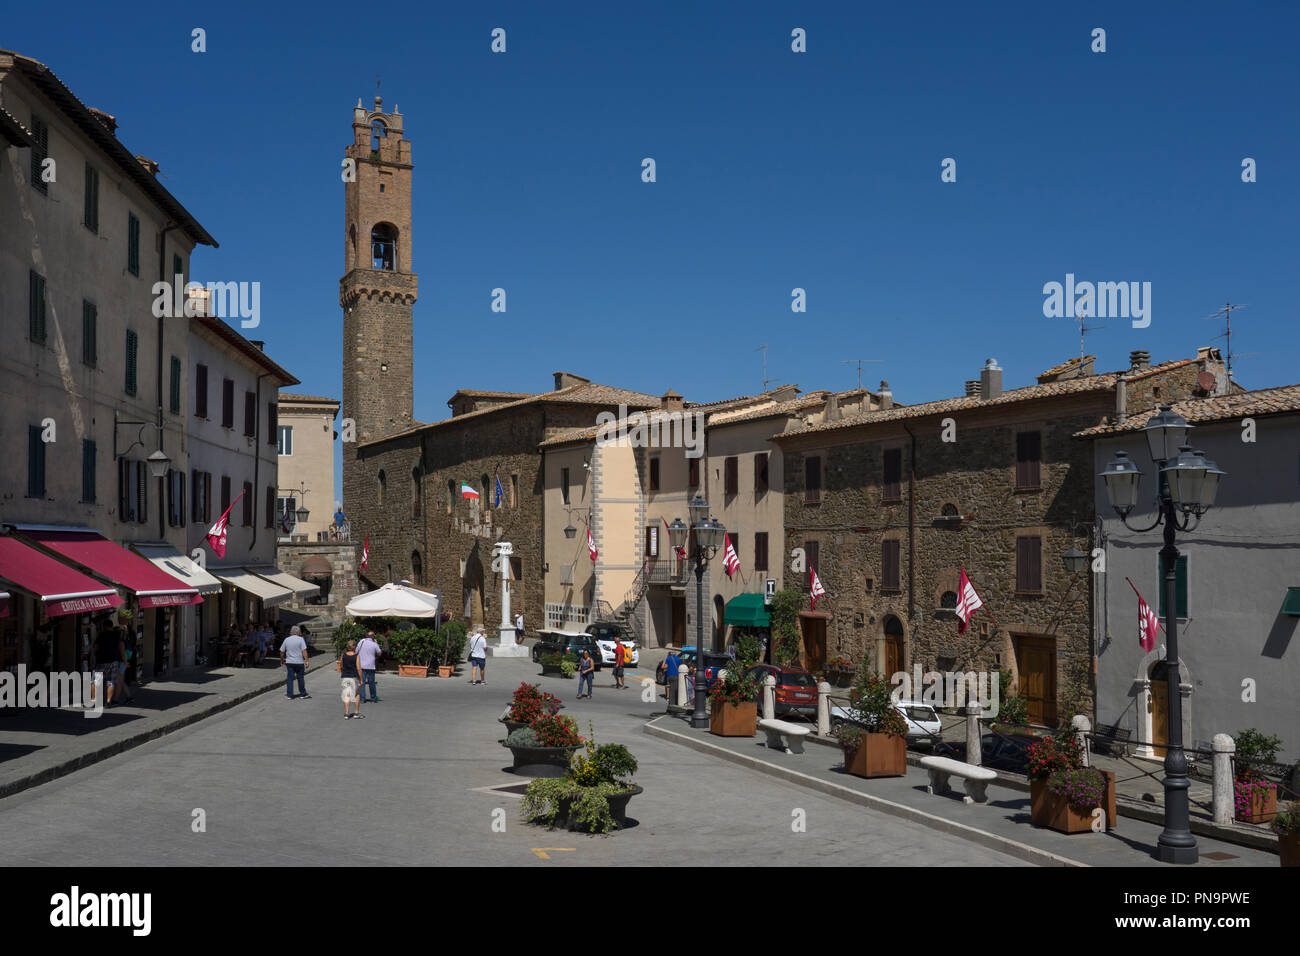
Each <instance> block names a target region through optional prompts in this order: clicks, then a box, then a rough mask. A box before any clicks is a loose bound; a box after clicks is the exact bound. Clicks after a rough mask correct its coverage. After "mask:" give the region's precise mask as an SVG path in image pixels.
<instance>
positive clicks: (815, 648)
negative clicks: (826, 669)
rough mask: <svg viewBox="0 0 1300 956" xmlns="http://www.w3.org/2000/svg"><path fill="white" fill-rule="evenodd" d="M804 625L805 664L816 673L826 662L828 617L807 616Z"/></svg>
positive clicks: (802, 622) (801, 620) (803, 619)
mask: <svg viewBox="0 0 1300 956" xmlns="http://www.w3.org/2000/svg"><path fill="white" fill-rule="evenodd" d="M800 623H801V624H802V625H803V666H804V668H805V669H806V670H809V671H811V672H812V673H814V674H817V673H820V672H821V670H822V665H824V664H825V663H826V618H824V617H805V618H801V619H800Z"/></svg>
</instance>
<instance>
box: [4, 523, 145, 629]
mask: <svg viewBox="0 0 1300 956" xmlns="http://www.w3.org/2000/svg"><path fill="white" fill-rule="evenodd" d="M0 579H3V580H5V581H8V582H12V583H13V584H15V585H17V586H18V587H20V588H22V589H23V590H25V591H30V592H31V593H32V594H35V595H36V596H37V597H39V598H40V599H41V601H42V602H44V604H45V613H46V614H48V615H50V616H51V617H57V616H58V615H60V614H80V613H82V612H83V611H107V610H109V609H110V608H115V607H117V606H118V605H119V604H121V603H123V602H122V598H121V597H120V596H119V595H118V593H117V591H116V590H114V589H113V588H110V587H107V586H106V585H104V584H102V583H101V582H99V581H96V580H95V579H94V578H92V577H88V576H86V575H84V574H82V573H81V572H80V571H75V570H73V569H72V568H70V567H68V566H67V565H66V564H64V563H63V562H61V561H56V560H54V558H51V557H50V556H49V555H48V554H44V553H42V552H40V551H37V550H36V549H35V548H33V547H29V546H28V545H25V544H23V543H22V542H21V541H19V540H18V539H17V538H11V537H8V536H7V535H6V536H0ZM5 604H6V605H7V604H8V601H5ZM7 610H8V609H7V607H6V613H7ZM3 616H4V615H0V617H3Z"/></svg>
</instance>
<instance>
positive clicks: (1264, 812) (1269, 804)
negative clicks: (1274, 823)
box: [1233, 784, 1277, 823]
mask: <svg viewBox="0 0 1300 956" xmlns="http://www.w3.org/2000/svg"><path fill="white" fill-rule="evenodd" d="M1236 791H1237V785H1236V784H1233V796H1236ZM1275 816H1277V784H1268V785H1267V787H1266V788H1265V789H1263V790H1258V789H1256V790H1253V791H1252V792H1251V794H1250V809H1249V810H1248V811H1247V812H1246V813H1245V814H1239V815H1236V820H1237V822H1238V823H1268V821H1270V820H1272V819H1273V818H1274V817H1275Z"/></svg>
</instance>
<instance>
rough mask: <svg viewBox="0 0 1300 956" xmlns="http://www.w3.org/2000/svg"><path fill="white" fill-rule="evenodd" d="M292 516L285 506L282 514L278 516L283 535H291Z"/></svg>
mask: <svg viewBox="0 0 1300 956" xmlns="http://www.w3.org/2000/svg"><path fill="white" fill-rule="evenodd" d="M292 515H293V512H292V511H290V510H289V508H288V507H287V506H286V507H285V509H284V514H282V515H280V530H281V531H283V532H284V533H285V534H292V533H293V524H294V519H293V517H292Z"/></svg>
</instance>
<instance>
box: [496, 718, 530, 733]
mask: <svg viewBox="0 0 1300 956" xmlns="http://www.w3.org/2000/svg"><path fill="white" fill-rule="evenodd" d="M499 722H500V723H503V724H505V725H506V733H507V734H513V733H514V732H515V731H516V730H522V729H523V728H525V727H527V726H528V725H527V724H526V723H524V722H523V721H522V720H509V719H508V718H505V717H502V718H500V720H499Z"/></svg>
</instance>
